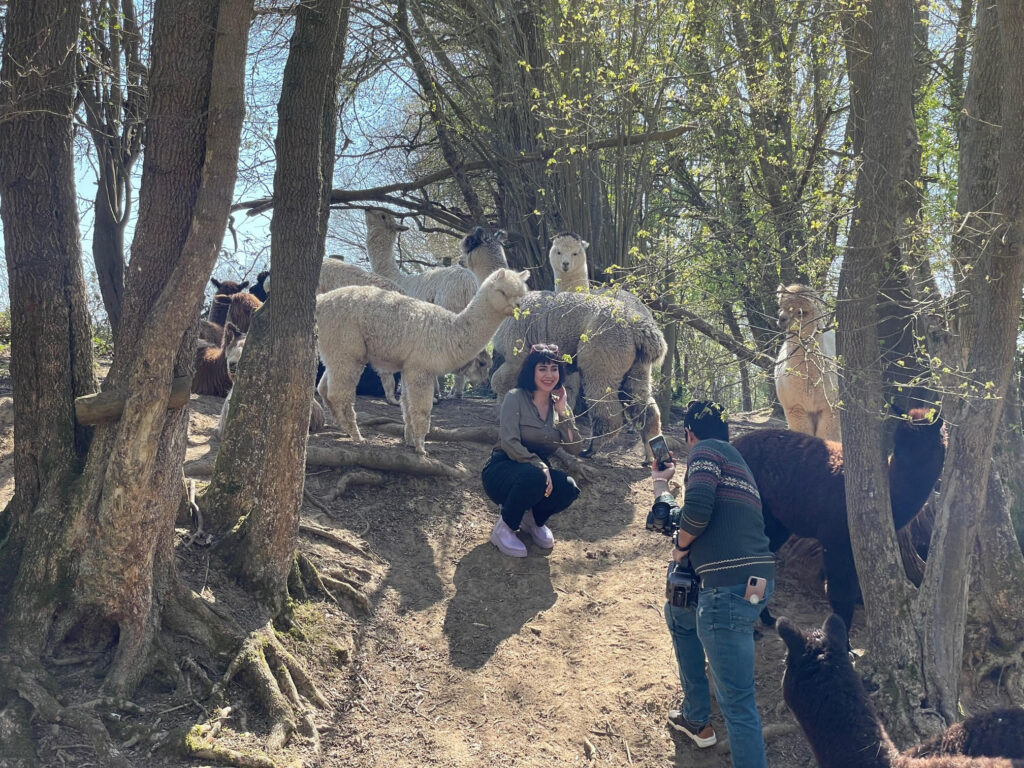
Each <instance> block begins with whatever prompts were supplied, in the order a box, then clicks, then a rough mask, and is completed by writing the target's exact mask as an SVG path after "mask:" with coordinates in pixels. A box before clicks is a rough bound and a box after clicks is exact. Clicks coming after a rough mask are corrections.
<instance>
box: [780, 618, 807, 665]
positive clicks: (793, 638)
mask: <svg viewBox="0 0 1024 768" xmlns="http://www.w3.org/2000/svg"><path fill="white" fill-rule="evenodd" d="M775 629H776V630H777V631H778V633H779V637H781V638H782V639H783V641H784V642H785V643H786V648H788V649H789V654H790V655H791V656H800V655H801V654H803V652H804V648H805V647H806V641H805V640H804V633H803V632H801V631H800V630H799V629H798V628H797V627H796V625H795V624H793V623H792V622H791V621H790V620H789V619H787V618H785V617H784V616H780V617H779V618H778V620H777V621H776V622H775Z"/></svg>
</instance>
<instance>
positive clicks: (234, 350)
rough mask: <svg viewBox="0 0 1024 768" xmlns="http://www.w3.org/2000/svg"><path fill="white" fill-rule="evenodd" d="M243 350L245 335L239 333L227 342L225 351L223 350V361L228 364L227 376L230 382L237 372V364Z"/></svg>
mask: <svg viewBox="0 0 1024 768" xmlns="http://www.w3.org/2000/svg"><path fill="white" fill-rule="evenodd" d="M243 349H245V334H244V333H241V334H238V335H237V336H234V337H233V338H232V339H231V340H230V341H229V342H228V347H227V349H225V350H224V359H225V361H226V362H227V364H228V376H229V377H230V378H231V380H232V381H234V378H235V374H236V373H237V372H238V362H239V361H240V360H241V359H242V350H243Z"/></svg>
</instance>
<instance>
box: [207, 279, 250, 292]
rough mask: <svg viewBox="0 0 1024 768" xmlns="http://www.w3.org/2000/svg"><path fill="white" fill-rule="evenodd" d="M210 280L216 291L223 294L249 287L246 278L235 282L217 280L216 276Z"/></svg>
mask: <svg viewBox="0 0 1024 768" xmlns="http://www.w3.org/2000/svg"><path fill="white" fill-rule="evenodd" d="M210 282H211V283H213V287H214V288H216V289H217V293H221V294H224V295H225V296H231V295H232V294H235V293H241V292H242V291H244V290H245V289H246V288H248V287H249V281H248V280H245V281H243V282H241V283H236V282H235V281H234V280H217V279H216V278H213V277H211V278H210Z"/></svg>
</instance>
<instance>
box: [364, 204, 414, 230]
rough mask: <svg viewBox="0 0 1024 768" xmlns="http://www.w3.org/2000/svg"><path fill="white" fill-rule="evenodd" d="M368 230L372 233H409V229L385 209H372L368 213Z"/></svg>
mask: <svg viewBox="0 0 1024 768" xmlns="http://www.w3.org/2000/svg"><path fill="white" fill-rule="evenodd" d="M366 228H367V229H368V230H370V231H374V230H377V231H380V230H384V231H387V232H407V231H408V230H409V228H408V227H406V226H403V225H401V224H399V223H398V219H396V218H395V217H394V216H393V215H392V214H391V212H390V211H385V210H384V209H383V208H370V209H368V210H367V211H366Z"/></svg>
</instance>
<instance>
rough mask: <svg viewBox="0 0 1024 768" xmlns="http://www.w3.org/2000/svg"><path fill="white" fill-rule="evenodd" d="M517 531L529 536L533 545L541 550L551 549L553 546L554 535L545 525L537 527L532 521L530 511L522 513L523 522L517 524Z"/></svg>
mask: <svg viewBox="0 0 1024 768" xmlns="http://www.w3.org/2000/svg"><path fill="white" fill-rule="evenodd" d="M519 530H521V531H522V532H523V533H528V534H530V538H531V539H533V543H534V544H536V545H537V546H538V547H540V548H541V549H551V548H552V547H553V546H555V534H553V533H552V532H551V529H550V528H548V527H547V526H546V525H537V521H536V520H534V519H533V510H532V509H528V510H526V512H524V513H523V521H522V522H521V523H520V524H519Z"/></svg>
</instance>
